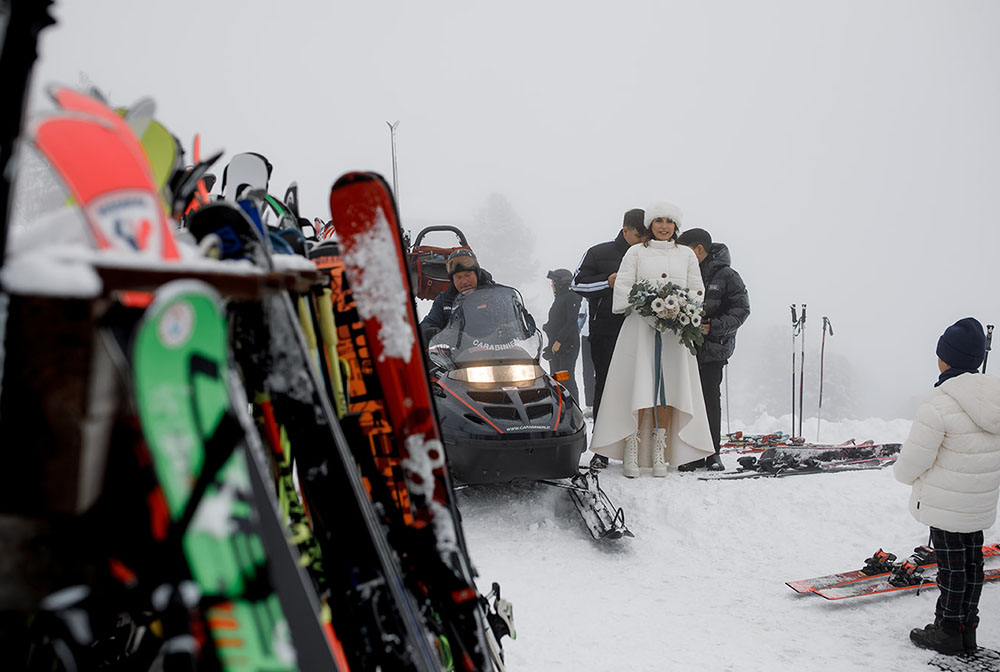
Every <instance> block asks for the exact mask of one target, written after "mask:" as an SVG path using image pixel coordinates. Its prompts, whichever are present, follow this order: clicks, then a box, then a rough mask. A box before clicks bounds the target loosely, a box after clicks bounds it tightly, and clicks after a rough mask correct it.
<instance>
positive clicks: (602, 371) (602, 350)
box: [590, 331, 618, 418]
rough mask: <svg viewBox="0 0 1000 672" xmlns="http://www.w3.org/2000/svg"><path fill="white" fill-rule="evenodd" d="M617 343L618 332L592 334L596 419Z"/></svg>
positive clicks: (591, 353) (591, 352)
mask: <svg viewBox="0 0 1000 672" xmlns="http://www.w3.org/2000/svg"><path fill="white" fill-rule="evenodd" d="M617 341H618V332H617V331H616V332H614V333H611V334H595V333H593V332H591V334H590V359H591V361H593V362H594V418H596V417H597V413H598V411H599V410H600V408H601V397H602V396H603V395H604V383H605V382H606V381H607V380H608V369H610V368H611V356H612V355H613V354H615V343H616V342H617Z"/></svg>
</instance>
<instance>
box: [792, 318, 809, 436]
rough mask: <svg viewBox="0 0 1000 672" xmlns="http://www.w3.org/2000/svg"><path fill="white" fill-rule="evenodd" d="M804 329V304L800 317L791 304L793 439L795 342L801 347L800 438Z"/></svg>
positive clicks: (800, 431)
mask: <svg viewBox="0 0 1000 672" xmlns="http://www.w3.org/2000/svg"><path fill="white" fill-rule="evenodd" d="M805 329H806V304H804V303H803V304H802V315H799V314H798V312H797V311H796V309H795V304H794V303H793V304H792V431H791V435H792V436H793V437H794V436H796V434H795V341H796V339H799V340H800V341H801V346H802V359H801V361H800V362H799V370H798V371H799V433H798V436H802V415H803V413H802V386H803V382H804V376H805V364H806V341H805Z"/></svg>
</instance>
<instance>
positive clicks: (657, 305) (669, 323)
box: [628, 280, 705, 355]
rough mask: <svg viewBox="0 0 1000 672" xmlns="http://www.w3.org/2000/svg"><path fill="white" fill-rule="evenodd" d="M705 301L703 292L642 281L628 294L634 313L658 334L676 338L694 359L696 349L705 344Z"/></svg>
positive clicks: (664, 283) (672, 284)
mask: <svg viewBox="0 0 1000 672" xmlns="http://www.w3.org/2000/svg"><path fill="white" fill-rule="evenodd" d="M704 298H705V297H704V293H703V292H702V291H701V290H700V289H699V290H694V291H692V290H688V289H685V288H684V287H681V286H680V285H676V284H674V283H672V282H655V283H654V282H652V281H650V280H640V281H639V282H637V283H635V284H634V285H632V290H631V291H630V292H629V293H628V302H629V304H630V305H631V306H632V309H633V310H635V311H636V312H637V313H639V315H641V316H642V317H644V318H646V321H647V322H649V323H650V324H651V325H652V326H653V328H654V329H656V330H657V331H660V332H664V333H665V332H667V331H672V332H674V333H675V334H677V335H678V336H679V337H680V340H681V344H682V345H683V346H685V347H686V348H687V349H688V350H690V351H691V354H692V355H694V354H697V347H698V346H699V345H701V344H702V343H704V341H705V337H704V336H703V335H702V333H701V315H702V302H703V301H704Z"/></svg>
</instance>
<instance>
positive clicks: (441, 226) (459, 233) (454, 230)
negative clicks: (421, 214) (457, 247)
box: [413, 224, 469, 247]
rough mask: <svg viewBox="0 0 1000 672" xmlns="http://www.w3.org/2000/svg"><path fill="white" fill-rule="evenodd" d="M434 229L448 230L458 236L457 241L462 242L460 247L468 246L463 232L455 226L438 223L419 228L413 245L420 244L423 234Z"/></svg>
mask: <svg viewBox="0 0 1000 672" xmlns="http://www.w3.org/2000/svg"><path fill="white" fill-rule="evenodd" d="M435 231H450V232H451V233H454V234H455V235H456V236H458V242H459V243H461V244H462V247H468V246H469V243H468V241H466V239H465V234H464V233H462V230H461V229H459V228H458V227H457V226H451V225H449V224H438V225H436V226H428V227H426V228H424V229H421V230H420V233H418V234H417V239H416V240H415V241H414V242H413V247H417V246H418V245H420V241H421V240H423V239H424V236H425V235H426V234H428V233H433V232H435Z"/></svg>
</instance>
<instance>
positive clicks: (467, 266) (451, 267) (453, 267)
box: [446, 254, 479, 275]
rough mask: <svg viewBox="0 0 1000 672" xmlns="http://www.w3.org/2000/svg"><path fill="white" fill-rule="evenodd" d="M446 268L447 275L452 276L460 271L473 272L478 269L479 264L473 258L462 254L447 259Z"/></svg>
mask: <svg viewBox="0 0 1000 672" xmlns="http://www.w3.org/2000/svg"><path fill="white" fill-rule="evenodd" d="M446 268H447V269H448V275H454V274H455V273H458V272H460V271H474V270H476V269H478V268H479V264H478V263H477V262H476V258H475V257H472V256H469V255H464V254H463V255H459V256H454V257H452V258H451V259H449V260H448V263H447V266H446Z"/></svg>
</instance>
